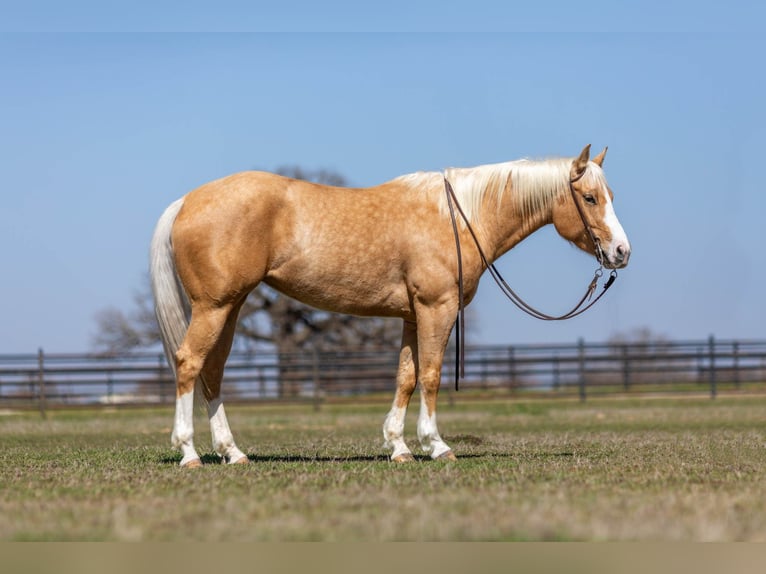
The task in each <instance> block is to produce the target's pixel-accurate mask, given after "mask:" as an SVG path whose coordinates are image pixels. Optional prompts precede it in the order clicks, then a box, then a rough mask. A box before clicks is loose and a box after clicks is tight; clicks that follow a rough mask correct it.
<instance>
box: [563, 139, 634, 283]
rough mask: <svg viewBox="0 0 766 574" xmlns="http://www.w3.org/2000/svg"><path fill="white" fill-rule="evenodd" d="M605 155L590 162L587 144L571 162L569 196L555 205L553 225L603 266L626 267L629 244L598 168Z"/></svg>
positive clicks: (601, 171) (610, 192) (611, 195)
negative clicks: (591, 254)
mask: <svg viewBox="0 0 766 574" xmlns="http://www.w3.org/2000/svg"><path fill="white" fill-rule="evenodd" d="M605 155H606V148H604V151H602V152H601V153H600V154H598V155H597V156H596V157H594V158H593V160H592V161H590V160H589V156H590V144H588V145H587V146H585V148H583V150H582V152H581V153H580V155H579V157H577V158H576V159H575V160H573V161H572V167H571V170H570V174H569V180H570V183H569V187H570V189H569V193H566V194H563V195H561V196H560V197H559V199H558V201H556V202H555V204H554V206H553V224H554V225H555V227H556V231H558V232H559V235H561V236H562V237H563V238H564V239H567V240H569V241H571V242H572V243H574V244H575V245H577V247H579V248H580V249H582V250H583V251H587V252H588V253H593V254H594V255H595V256H596V257H597V258H599V259H601V260H602V263H603V265H604V267H607V268H609V269H619V268H621V267H625V266H626V265H627V264H628V259H629V258H630V243H629V242H628V237H627V235H625V231H624V230H623V229H622V225H620V222H619V221H618V220H617V216H616V215H615V213H614V208H613V207H612V199H613V197H614V195H613V194H612V190H611V189H609V186H608V185H607V183H606V177H604V171H603V170H602V169H601V166H602V165H603V163H604V156H605ZM575 202H577V203H575ZM599 253H600V254H601V255H599Z"/></svg>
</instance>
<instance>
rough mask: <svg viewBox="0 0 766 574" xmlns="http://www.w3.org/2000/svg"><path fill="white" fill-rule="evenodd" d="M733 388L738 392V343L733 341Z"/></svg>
mask: <svg viewBox="0 0 766 574" xmlns="http://www.w3.org/2000/svg"><path fill="white" fill-rule="evenodd" d="M732 350H733V352H734V387H735V388H736V389H737V390H739V341H734V348H733V349H732Z"/></svg>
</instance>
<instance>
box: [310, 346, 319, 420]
mask: <svg viewBox="0 0 766 574" xmlns="http://www.w3.org/2000/svg"><path fill="white" fill-rule="evenodd" d="M311 379H312V382H313V383H314V410H315V411H318V410H319V352H318V351H317V350H316V347H314V348H313V349H311Z"/></svg>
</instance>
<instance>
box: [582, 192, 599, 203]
mask: <svg viewBox="0 0 766 574" xmlns="http://www.w3.org/2000/svg"><path fill="white" fill-rule="evenodd" d="M583 199H585V203H587V204H589V205H596V198H595V197H593V196H592V195H591V194H587V195H584V196H583Z"/></svg>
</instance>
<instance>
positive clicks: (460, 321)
mask: <svg viewBox="0 0 766 574" xmlns="http://www.w3.org/2000/svg"><path fill="white" fill-rule="evenodd" d="M583 175H585V171H583V172H582V173H581V174H579V175H578V176H577V177H575V178H570V179H569V192H570V193H571V194H572V201H574V204H575V207H576V208H577V213H578V214H579V215H580V219H581V220H582V224H583V227H585V231H586V232H587V234H588V236H589V237H590V240H591V241H592V242H593V245H594V246H595V255H596V259H597V260H598V263H599V266H598V269H596V271H595V273H594V274H593V279H592V280H591V282H590V284H589V285H588V288H587V290H586V291H585V294H584V295H583V296H582V298H581V299H580V300H579V301H578V302H577V304H576V305H575V306H574V307H573V308H572V309H571V310H569V311H568V312H566V313H564V314H563V315H548V314H547V313H543V312H542V311H540V310H538V309H535V308H534V307H532V306H531V305H529V304H528V303H527V302H525V301H524V300H523V299H522V298H521V297H520V296H519V295H518V294H517V293H516V292H515V291H514V290H513V289H511V286H510V285H508V283H507V282H506V281H505V279H503V276H502V275H501V274H500V272H499V271H498V270H497V267H495V265H494V264H493V263H490V262H489V260H488V259H487V257H486V255H484V251H483V250H482V248H481V245H480V244H479V239H478V237H477V236H476V233H475V232H474V230H473V228H472V227H471V224H470V222H469V221H468V218H467V217H466V215H465V213H464V212H463V209H462V208H461V207H460V203H459V202H458V199H457V196H456V195H455V190H454V189H452V184H450V182H449V180H448V179H447V178H446V177H445V178H444V190H445V193H446V194H447V206H448V207H449V213H450V220H451V222H452V231H453V232H454V234H455V250H456V251H457V272H458V316H457V325H456V329H455V390H456V391H457V390H458V382H459V380H460V378H463V377H465V349H464V344H461V343H462V342H464V341H465V304H464V301H463V297H464V290H463V257H462V252H461V248H460V235H459V233H458V228H457V220H456V217H455V209H457V211H458V213H459V214H460V217H462V219H463V221H464V222H465V225H466V228H467V229H468V232H469V233H470V234H471V237H472V238H473V241H474V243H475V245H476V249H477V251H478V252H479V257H480V258H481V261H482V263H483V264H484V266H485V267H486V268H487V270H488V271H489V273H490V275H491V276H492V279H494V280H495V283H497V285H498V287H500V291H502V293H503V295H505V296H506V297H507V298H508V299H510V301H511V302H512V303H513V304H514V305H516V307H518V308H519V309H521V310H522V311H524V313H526V314H527V315H530V316H532V317H534V318H536V319H540V320H542V321H564V320H566V319H572V318H573V317H577V316H578V315H580V314H582V313H584V312H585V311H587V310H588V309H590V308H591V307H592V306H593V305H595V304H596V302H597V301H598V300H599V299H601V297H603V295H604V293H606V291H607V289H609V288H610V287H611V286H612V284H613V283H614V282H615V280H616V279H617V271H616V270H615V269H612V270H611V272H610V273H609V277H608V278H607V280H606V281H605V282H604V286H603V289H602V291H601V292H600V293H599V294H598V295H597V296H596V298H595V299H593V300H592V301H591V298H592V297H593V293H594V292H595V291H596V287H597V286H598V280H599V278H601V277H602V276H603V275H604V258H605V256H604V250H603V249H602V248H601V243H600V242H599V240H598V238H596V235H595V234H594V233H593V229H592V228H591V226H590V224H589V223H588V219H587V218H586V217H585V212H584V211H583V208H582V206H581V205H580V202H579V201H578V199H577V192H576V191H575V188H574V184H575V183H576V182H577V181H579V180H580V179H581V178H582V177H583ZM583 305H584V306H583Z"/></svg>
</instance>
